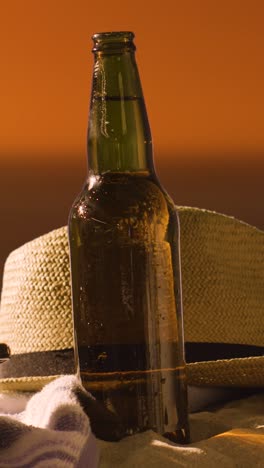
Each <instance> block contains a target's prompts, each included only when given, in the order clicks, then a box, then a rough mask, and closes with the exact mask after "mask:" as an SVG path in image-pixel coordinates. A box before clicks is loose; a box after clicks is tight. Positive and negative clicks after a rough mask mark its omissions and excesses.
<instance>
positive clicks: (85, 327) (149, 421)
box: [69, 173, 187, 441]
mask: <svg viewBox="0 0 264 468" xmlns="http://www.w3.org/2000/svg"><path fill="white" fill-rule="evenodd" d="M70 219H71V221H70V233H69V235H70V245H71V268H72V277H73V279H74V282H73V310H74V327H75V336H76V339H77V343H76V346H77V350H78V358H79V366H80V369H79V370H80V375H81V379H82V382H83V384H84V385H85V386H86V387H87V388H88V389H89V391H91V393H92V394H93V395H94V396H95V397H96V398H97V399H98V400H99V401H101V402H102V404H103V405H105V406H106V408H108V409H109V410H111V411H113V412H114V413H115V414H116V415H117V417H118V419H119V420H120V423H121V424H122V426H123V427H124V432H125V434H127V435H128V434H133V433H136V432H139V431H143V430H147V429H152V430H155V431H157V432H159V433H161V434H166V433H173V432H176V433H177V434H176V436H175V437H176V439H177V440H178V439H180V440H182V441H183V440H184V438H185V434H186V432H187V420H186V417H187V416H186V406H187V402H186V400H185V399H186V377H185V368H184V359H183V348H182V346H183V344H182V340H183V337H182V317H181V311H180V310H177V309H179V307H180V304H179V302H180V298H179V299H178V301H177V295H178V294H179V290H178V285H177V283H178V279H177V278H179V267H178V255H177V249H178V223H177V216H176V213H175V209H174V206H173V204H172V202H171V201H170V200H169V199H168V197H167V196H166V194H164V192H163V191H162V189H161V188H160V186H159V184H158V183H157V181H156V180H155V178H153V177H151V176H150V175H149V174H148V173H109V174H105V175H104V176H100V177H97V178H95V180H94V181H93V183H90V188H89V185H86V186H85V187H84V190H83V191H82V193H81V194H80V196H79V197H78V199H77V200H76V202H75V204H74V206H73V208H72V211H71V216H70Z"/></svg>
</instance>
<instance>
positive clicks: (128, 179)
mask: <svg viewBox="0 0 264 468" xmlns="http://www.w3.org/2000/svg"><path fill="white" fill-rule="evenodd" d="M174 210H175V206H174V203H173V201H172V199H171V198H170V197H169V195H168V194H167V193H166V191H165V190H164V189H163V187H162V186H161V185H160V183H159V181H158V179H157V178H156V177H155V176H152V175H144V174H137V173H135V174H131V173H129V174H126V173H120V174H118V173H110V174H104V175H102V176H92V177H90V178H88V180H87V182H86V183H85V185H84V187H83V189H82V191H81V192H80V194H79V195H78V196H77V198H76V200H75V202H74V204H73V206H72V216H73V215H75V216H80V217H83V215H84V214H86V216H89V215H92V214H94V213H97V212H100V213H101V214H102V215H103V216H111V217H123V216H127V215H131V216H132V215H133V216H140V215H142V214H143V213H145V212H148V213H149V214H152V215H153V216H154V215H162V214H165V213H166V212H171V211H174Z"/></svg>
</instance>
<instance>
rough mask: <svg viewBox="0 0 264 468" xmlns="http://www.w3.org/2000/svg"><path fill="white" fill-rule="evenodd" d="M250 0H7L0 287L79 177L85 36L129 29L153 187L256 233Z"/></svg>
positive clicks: (256, 49)
mask: <svg viewBox="0 0 264 468" xmlns="http://www.w3.org/2000/svg"><path fill="white" fill-rule="evenodd" d="M263 20H264V3H263V2H262V0H259V1H257V0H222V1H221V2H212V1H211V0H200V1H199V2H197V1H196V0H187V1H185V2H182V1H178V0H164V1H163V2H154V1H153V2H152V1H148V0H145V1H142V0H134V1H133V2H124V1H121V0H111V1H105V2H104V1H103V2H90V1H88V0H86V1H84V0H75V1H73V0H71V1H70V0H56V1H54V0H45V2H36V1H35V0H23V1H21V0H10V1H9V2H2V3H1V18H0V53H1V58H0V71H1V73H0V103H1V104H0V109H1V114H0V119H1V122H0V164H1V170H0V215H1V237H0V274H1V276H0V278H1V277H2V268H3V264H4V260H5V258H6V256H7V255H8V253H9V252H10V251H11V250H13V249H14V248H16V247H18V246H20V245H21V244H23V243H25V242H27V241H29V240H31V239H33V238H35V237H36V236H39V235H41V234H44V233H46V232H48V231H50V230H51V229H54V228H57V227H59V226H62V225H64V224H66V223H67V217H68V212H69V209H70V206H71V204H72V202H73V200H74V197H75V195H76V194H77V193H78V192H79V191H80V189H81V186H82V184H83V182H84V180H85V176H86V170H87V167H86V131H87V119H88V109H89V99H90V90H91V77H92V65H93V57H92V54H91V47H92V41H91V39H90V37H91V35H92V34H93V33H94V32H101V31H111V30H132V31H134V32H135V34H136V39H135V42H136V45H137V62H138V65H139V71H140V75H141V80H142V85H143V89H144V94H145V99H146V104H147V109H148V114H149V119H150V123H151V127H152V134H153V140H154V145H155V164H156V169H157V172H158V174H159V177H160V180H161V181H162V183H163V185H164V186H165V187H166V189H167V190H168V192H169V193H170V194H171V195H172V197H173V199H174V201H175V203H176V204H179V205H189V206H197V207H202V208H207V209H211V210H215V211H218V212H222V213H226V214H228V215H231V216H235V217H237V218H239V219H241V220H243V221H245V222H248V223H250V224H253V225H255V226H256V227H258V228H260V229H264V216H263V199H264V183H263V169H264V131H263V109H264V88H263V82H264V63H263V50H264V34H263Z"/></svg>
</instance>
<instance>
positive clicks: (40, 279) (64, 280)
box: [0, 207, 264, 390]
mask: <svg viewBox="0 0 264 468" xmlns="http://www.w3.org/2000/svg"><path fill="white" fill-rule="evenodd" d="M179 213H180V222H181V248H182V276H183V301H184V326H185V341H186V358H187V362H188V364H187V377H188V382H189V383H190V384H192V385H200V386H226V387H230V386H233V387H238V386H240V387H261V386H264V356H263V349H264V348H263V346H264V314H263V312H264V310H263V309H264V232H262V231H260V230H258V229H256V228H254V227H252V226H249V225H247V224H245V223H243V222H240V221H238V220H236V219H234V218H231V217H227V216H224V215H221V214H217V213H214V212H209V211H206V210H200V209H194V208H183V207H179ZM0 342H3V343H7V344H8V346H9V347H10V349H11V353H12V356H11V359H10V360H9V361H7V362H5V363H3V364H1V365H0V389H1V390H12V389H20V390H37V389H39V388H41V387H42V386H43V385H44V384H45V383H47V382H49V381H50V380H52V379H53V378H54V377H56V376H58V375H61V374H65V373H73V372H74V363H73V350H72V348H73V335H72V315H71V293H70V268H69V254H68V239H67V229H66V227H62V228H60V229H56V230H54V231H52V232H50V233H48V234H46V235H43V236H41V237H39V238H37V239H35V240H33V241H32V242H29V243H27V244H25V245H23V246H22V247H20V248H18V249H17V250H15V251H14V252H12V253H11V254H10V255H9V257H8V259H7V261H6V264H5V269H4V277H3V290H2V300H1V311H0Z"/></svg>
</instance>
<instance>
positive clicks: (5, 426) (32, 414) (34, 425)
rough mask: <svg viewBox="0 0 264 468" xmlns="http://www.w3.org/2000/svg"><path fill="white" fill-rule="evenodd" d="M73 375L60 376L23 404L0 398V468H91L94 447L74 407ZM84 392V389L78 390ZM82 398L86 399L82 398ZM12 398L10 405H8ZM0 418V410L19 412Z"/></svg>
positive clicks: (82, 415) (86, 424)
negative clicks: (22, 408)
mask: <svg viewBox="0 0 264 468" xmlns="http://www.w3.org/2000/svg"><path fill="white" fill-rule="evenodd" d="M78 389H80V384H79V382H78V380H77V378H76V377H75V376H65V377H61V378H59V379H57V380H55V381H53V382H51V383H50V384H49V385H47V386H46V387H44V388H43V390H42V391H40V392H38V393H36V394H35V395H34V396H32V397H31V398H29V400H28V401H26V397H25V396H24V397H23V396H22V397H20V398H19V396H16V397H13V399H12V397H10V396H9V397H5V396H2V399H1V400H0V407H1V406H2V407H1V410H2V414H1V416H0V467H1V468H11V467H12V468H20V467H21V468H22V467H24V468H29V467H38V468H41V467H43V468H44V467H45V468H48V467H50V468H73V467H74V468H96V467H97V466H98V458H99V456H98V447H97V443H96V439H95V436H94V435H93V433H92V431H91V427H90V423H89V419H88V417H87V415H86V414H85V412H84V410H83V409H82V407H81V405H80V404H79V400H78V397H77V392H76V390H78ZM82 391H84V390H82ZM87 398H88V395H87ZM12 400H13V401H12ZM23 404H24V405H25V404H26V406H25V409H24V410H23V411H21V412H18V413H15V414H10V413H9V414H3V411H6V410H7V411H9V412H10V411H13V410H15V411H17V410H18V411H19V410H21V406H22V407H23Z"/></svg>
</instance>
